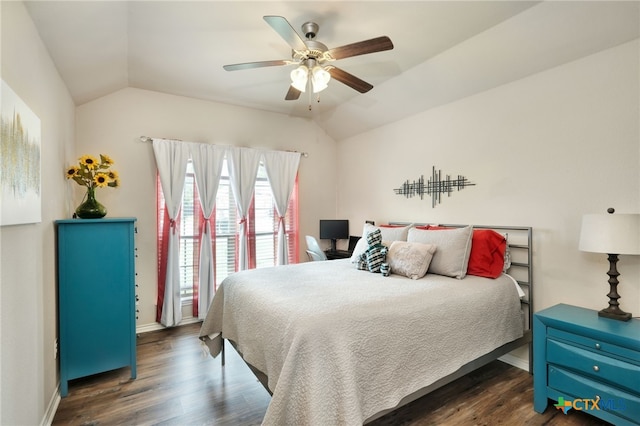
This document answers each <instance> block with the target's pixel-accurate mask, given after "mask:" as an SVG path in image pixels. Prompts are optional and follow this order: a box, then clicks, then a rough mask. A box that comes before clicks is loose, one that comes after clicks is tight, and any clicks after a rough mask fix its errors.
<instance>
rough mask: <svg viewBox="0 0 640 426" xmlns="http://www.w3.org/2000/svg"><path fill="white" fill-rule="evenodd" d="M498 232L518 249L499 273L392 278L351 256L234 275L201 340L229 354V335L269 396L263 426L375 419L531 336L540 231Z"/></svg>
mask: <svg viewBox="0 0 640 426" xmlns="http://www.w3.org/2000/svg"><path fill="white" fill-rule="evenodd" d="M446 227H447V228H453V229H456V231H455V232H458V230H461V229H463V228H469V227H464V226H461V225H446ZM399 228H405V229H411V228H413V226H405V225H404V224H396V225H395V226H394V228H390V230H388V231H387V234H393V233H397V232H398V229H399ZM471 229H472V231H471V232H476V231H475V230H478V229H489V227H477V226H476V227H473V228H471ZM491 229H492V230H495V231H497V232H500V233H503V234H506V233H509V237H508V241H509V251H508V253H509V254H510V256H511V257H512V260H511V261H510V262H507V266H509V263H510V268H509V269H508V270H507V271H506V272H507V273H508V274H504V273H500V276H498V277H497V278H486V277H480V276H474V275H466V276H464V277H463V278H461V279H458V278H452V277H450V276H444V275H440V274H436V273H432V272H431V270H429V271H430V272H427V273H426V275H424V276H423V277H421V278H419V279H411V278H408V277H407V276H404V275H399V274H396V273H392V274H391V275H389V276H386V277H385V276H383V275H382V274H380V273H370V272H368V271H363V270H358V269H357V268H356V267H355V266H354V263H352V261H351V259H342V260H331V261H324V262H306V263H302V264H296V265H287V266H279V267H273V268H261V269H254V270H249V271H242V272H239V273H236V274H233V275H231V276H229V277H228V278H227V279H225V280H224V282H223V283H222V285H221V286H220V288H219V289H218V291H217V293H216V295H215V297H214V300H213V302H212V304H211V307H210V309H209V312H208V314H207V317H206V319H205V320H204V322H203V324H202V328H201V331H200V339H201V340H202V341H203V342H204V344H206V345H207V347H208V349H209V352H210V353H211V355H212V356H214V357H215V356H218V355H219V354H220V353H222V358H223V362H224V346H225V345H224V340H228V341H229V342H230V343H231V344H232V345H233V347H234V348H235V349H236V350H237V352H238V353H239V354H240V355H241V356H242V358H243V359H244V360H245V362H246V363H247V365H248V366H249V367H250V368H251V369H252V371H253V372H254V373H255V374H256V376H257V377H258V378H259V379H260V381H261V382H262V383H263V385H264V386H265V388H266V389H267V390H268V391H269V393H271V395H272V398H271V402H270V404H269V407H268V409H267V412H266V414H265V417H264V420H263V424H264V425H288V424H298V425H303V424H304V425H323V426H325V425H360V424H363V423H367V422H369V421H372V420H374V419H376V418H379V417H381V416H382V415H384V414H386V413H388V412H390V411H392V410H394V409H396V408H397V407H399V406H401V405H404V404H406V403H408V402H410V401H412V400H414V399H416V398H419V397H421V396H423V395H425V394H427V393H429V392H431V391H432V390H435V389H437V388H438V387H441V386H443V385H445V384H447V383H449V382H451V381H453V380H455V379H456V378H458V377H461V376H462V375H464V374H466V373H468V372H469V371H472V370H473V369H475V368H478V367H480V366H482V365H484V364H486V363H488V362H490V361H491V360H494V359H496V358H498V357H500V356H501V355H504V354H506V353H508V352H509V351H511V350H513V349H515V348H517V347H519V346H522V345H524V344H527V343H529V342H530V341H531V329H530V315H531V312H532V309H531V306H530V300H532V292H531V290H532V271H531V269H532V268H531V228H523V227H517V228H514V227H509V228H501V227H491ZM432 232H433V231H432ZM443 232H450V231H443ZM415 234H418V232H417V231H416V232H415ZM420 235H422V234H420ZM424 235H427V234H424ZM431 235H437V234H431ZM439 235H440V236H442V235H444V234H439ZM448 235H452V234H448ZM447 238H449V237H447ZM519 238H520V239H521V242H517V241H518V239H519ZM405 241H406V237H405ZM514 241H515V242H514ZM386 244H389V241H388V240H387V241H386ZM394 244H395V243H394ZM425 244H426V243H425ZM395 245H398V244H395ZM419 245H420V244H415V243H414V244H413V246H412V247H415V246H419ZM405 246H406V244H405ZM445 246H446V243H444V242H440V248H441V253H438V249H437V248H436V250H435V253H436V254H440V255H441V256H442V255H444V254H446V249H445ZM392 247H393V246H391V248H392ZM403 247H404V246H403ZM420 247H421V248H422V246H420ZM391 248H390V251H389V253H391ZM356 250H358V248H356ZM519 251H520V252H522V253H521V254H517V252H519ZM394 256H397V255H394ZM467 256H468V254H467ZM443 259H444V258H443V257H440V258H439V259H436V257H435V255H434V257H433V259H432V261H431V265H435V263H438V262H436V260H438V261H442V260H443ZM434 262H435V263H434ZM465 268H466V265H465ZM517 270H521V271H519V272H518V271H517ZM392 272H393V267H392ZM530 365H531V364H530Z"/></svg>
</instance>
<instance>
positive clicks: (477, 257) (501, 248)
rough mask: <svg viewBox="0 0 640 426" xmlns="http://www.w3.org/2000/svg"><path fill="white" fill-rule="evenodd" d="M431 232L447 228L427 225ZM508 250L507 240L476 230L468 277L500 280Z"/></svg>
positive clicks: (493, 233) (487, 231) (500, 236)
mask: <svg viewBox="0 0 640 426" xmlns="http://www.w3.org/2000/svg"><path fill="white" fill-rule="evenodd" d="M427 229H428V230H430V231H440V230H446V229H452V228H447V227H446V226H437V225H427ZM506 250H507V239H506V238H505V237H504V236H503V235H501V234H499V233H497V232H496V231H494V230H491V229H474V230H473V236H472V237H471V253H470V254H469V265H468V266H467V274H468V275H477V276H479V277H487V278H498V277H499V276H500V275H502V271H503V269H504V253H505V251H506Z"/></svg>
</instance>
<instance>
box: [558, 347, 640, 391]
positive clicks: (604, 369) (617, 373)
mask: <svg viewBox="0 0 640 426" xmlns="http://www.w3.org/2000/svg"><path fill="white" fill-rule="evenodd" d="M547 362H549V363H551V364H556V365H559V366H563V367H567V368H569V369H572V370H575V371H578V372H580V373H582V374H584V375H587V376H589V377H592V378H594V379H595V380H597V381H602V382H608V383H611V384H612V385H615V386H616V387H622V388H625V389H626V390H628V391H630V392H633V393H635V394H638V395H640V366H638V365H635V364H631V363H628V362H624V361H620V360H618V359H616V358H610V357H607V356H605V355H604V354H598V353H595V352H591V351H588V350H585V349H582V348H580V347H577V346H571V345H568V344H566V343H562V342H558V341H556V340H553V339H549V340H548V341H547Z"/></svg>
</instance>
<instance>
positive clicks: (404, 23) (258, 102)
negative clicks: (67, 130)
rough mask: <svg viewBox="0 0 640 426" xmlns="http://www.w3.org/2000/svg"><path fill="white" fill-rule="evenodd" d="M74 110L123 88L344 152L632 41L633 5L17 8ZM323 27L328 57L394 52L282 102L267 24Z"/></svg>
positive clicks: (360, 60)
mask: <svg viewBox="0 0 640 426" xmlns="http://www.w3.org/2000/svg"><path fill="white" fill-rule="evenodd" d="M25 4H26V7H27V10H28V11H29V13H30V15H31V16H32V18H33V20H34V22H35V24H36V26H37V28H38V31H39V32H40V35H41V37H42V40H43V41H44V44H45V45H46V47H47V49H48V50H49V52H50V54H51V56H52V58H53V60H54V62H55V64H56V66H57V67H58V70H59V72H60V74H61V76H62V78H63V80H64V81H65V83H66V84H67V86H68V87H69V91H70V93H71V95H72V97H73V99H74V101H75V103H76V104H77V105H81V104H83V103H86V102H89V101H92V100H94V99H96V98H99V97H101V96H104V95H107V94H109V93H112V92H114V91H116V90H119V89H122V88H125V87H135V88H140V89H147V90H153V91H157V92H163V93H169V94H175V95H180V96H188V97H193V98H198V99H204V100H210V101H215V102H222V103H227V104H232V105H240V106H246V107H252V108H257V109H261V110H266V111H273V112H278V113H282V114H287V115H290V116H295V117H308V118H309V119H312V120H315V121H317V122H318V123H319V124H320V125H321V126H322V127H323V128H324V129H325V130H326V131H327V133H328V134H329V135H331V136H332V137H334V138H335V139H336V140H340V139H343V138H346V137H349V136H352V135H354V134H358V133H361V132H365V131H367V130H369V129H372V128H375V127H377V126H379V125H382V124H385V123H389V122H393V121H396V120H398V119H401V118H403V117H406V116H409V115H412V114H415V113H417V112H420V111H423V110H426V109H429V108H433V107H437V106H439V105H442V104H445V103H448V102H452V101H454V100H457V99H461V98H463V97H466V96H470V95H473V94H475V93H478V92H481V91H484V90H488V89H491V88H493V87H496V86H499V85H502V84H505V83H508V82H510V81H514V80H517V79H520V78H523V77H526V76H528V75H531V74H534V73H537V72H540V71H543V70H545V69H549V68H551V67H554V66H558V65H561V64H564V63H566V62H569V61H572V60H575V59H578V58H580V57H583V56H586V55H589V54H592V53H595V52H598V51H600V50H603V49H606V48H609V47H612V46H616V45H618V44H621V43H624V42H627V41H630V40H633V39H636V38H638V37H639V36H640V7H639V6H640V3H638V2H635V1H622V2H616V1H544V2H534V1H520V0H516V1H406V2H403V1H348V2H343V1H323V2H315V1H253V2H249V1H214V0H210V1H193V2H191V1H25ZM265 15H280V16H284V17H285V18H286V19H287V20H288V21H289V22H290V23H291V25H292V26H293V28H294V29H295V30H296V31H297V32H298V33H299V34H300V35H301V37H303V38H304V35H303V34H302V30H301V29H300V27H301V26H302V24H303V23H304V22H307V21H313V22H316V23H317V24H318V25H319V28H320V29H319V31H318V34H317V37H316V40H318V41H321V42H322V43H324V44H326V45H327V46H328V47H329V48H333V47H338V46H343V45H347V44H350V43H354V42H358V41H361V40H367V39H371V38H374V37H378V36H381V35H386V36H388V37H389V38H390V39H391V40H392V42H393V44H394V49H393V50H388V51H384V52H378V53H372V54H366V55H361V56H356V57H351V58H345V59H341V60H339V61H337V62H336V63H335V64H336V65H337V66H339V67H340V68H341V69H343V70H345V71H347V72H349V73H351V74H354V75H356V76H357V77H359V78H361V79H362V80H364V81H366V82H369V83H371V84H372V85H373V86H374V88H373V89H372V90H371V91H369V92H367V93H365V94H361V93H358V92H357V91H355V90H353V89H351V88H350V87H348V86H345V85H344V84H342V83H340V82H339V81H336V80H335V79H334V80H332V81H330V82H329V87H328V88H327V89H326V90H324V91H323V92H321V93H320V96H319V102H318V99H317V97H316V96H308V94H307V93H303V94H302V95H301V96H300V98H299V99H298V100H296V101H285V100H284V97H285V94H286V93H287V90H288V86H289V83H290V79H289V73H290V72H291V70H292V69H293V67H294V65H287V66H274V67H266V68H258V69H249V70H241V71H233V72H228V71H225V70H224V69H223V68H222V66H223V65H225V64H233V63H241V62H251V61H267V60H281V59H291V48H290V47H289V45H288V44H287V43H286V42H285V40H283V38H282V37H281V36H280V35H279V34H278V33H277V32H275V31H274V30H273V28H271V27H270V26H269V25H268V24H267V23H266V22H265V21H264V20H263V16H265Z"/></svg>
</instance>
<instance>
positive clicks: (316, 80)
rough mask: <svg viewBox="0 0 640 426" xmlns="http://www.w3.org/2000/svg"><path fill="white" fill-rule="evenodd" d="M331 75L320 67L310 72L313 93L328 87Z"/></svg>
mask: <svg viewBox="0 0 640 426" xmlns="http://www.w3.org/2000/svg"><path fill="white" fill-rule="evenodd" d="M329 80H331V74H329V72H328V71H327V70H325V69H324V68H322V67H321V66H320V65H316V66H315V67H313V69H312V70H311V83H312V85H313V93H318V92H321V91H323V90H324V89H326V88H327V86H328V85H329Z"/></svg>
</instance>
